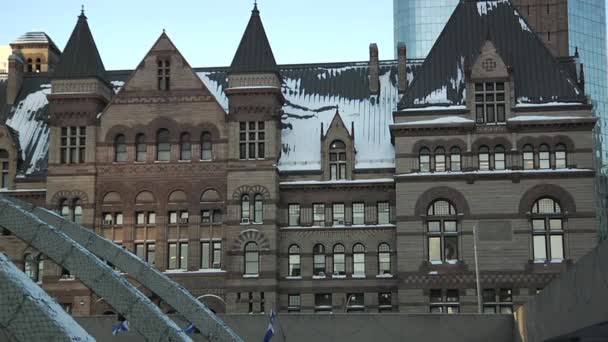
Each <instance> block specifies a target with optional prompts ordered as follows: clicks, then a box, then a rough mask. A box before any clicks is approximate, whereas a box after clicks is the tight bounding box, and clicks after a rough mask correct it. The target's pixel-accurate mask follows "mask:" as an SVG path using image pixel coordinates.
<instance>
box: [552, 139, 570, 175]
mask: <svg viewBox="0 0 608 342" xmlns="http://www.w3.org/2000/svg"><path fill="white" fill-rule="evenodd" d="M553 153H554V160H555V163H554V167H555V169H567V168H568V147H567V146H566V144H563V143H558V144H557V145H555V149H554V152H553ZM558 153H560V155H561V154H562V153H563V157H561V156H560V157H559V158H558ZM558 160H559V161H560V162H559V165H558ZM562 160H563V164H562V163H561V161H562ZM562 165H563V166H562Z"/></svg>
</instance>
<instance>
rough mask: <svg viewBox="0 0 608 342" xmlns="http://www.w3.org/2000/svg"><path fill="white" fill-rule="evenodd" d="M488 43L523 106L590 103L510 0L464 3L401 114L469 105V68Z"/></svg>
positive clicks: (402, 103)
mask: <svg viewBox="0 0 608 342" xmlns="http://www.w3.org/2000/svg"><path fill="white" fill-rule="evenodd" d="M486 40H490V41H491V42H492V43H493V44H494V46H495V47H496V49H497V51H498V53H499V54H500V56H501V57H502V59H503V60H504V62H505V63H506V64H507V66H509V67H510V68H511V70H512V75H513V80H514V83H515V95H516V97H517V102H520V103H525V102H527V103H542V102H554V101H559V102H584V101H585V96H584V94H583V92H582V91H580V89H578V87H577V85H576V81H575V79H573V78H572V77H571V76H570V74H569V73H568V72H567V70H566V69H565V68H564V67H563V66H562V65H560V63H559V62H558V61H557V60H556V59H555V58H554V57H553V56H552V55H551V52H550V51H549V50H548V49H547V48H546V47H545V45H544V44H543V43H542V41H541V40H540V39H539V38H538V36H537V35H536V34H535V33H534V32H532V30H531V28H530V26H529V25H528V23H527V22H526V20H525V19H524V18H523V17H522V16H521V15H520V14H519V13H518V12H517V10H516V9H515V8H514V7H513V5H511V3H510V2H509V1H508V0H494V1H485V0H484V1H477V0H461V1H460V3H459V4H458V6H457V7H456V9H455V10H454V13H453V14H452V16H451V17H450V19H449V20H448V22H447V24H446V26H445V28H444V29H443V31H442V33H441V35H440V36H439V38H437V41H436V42H435V45H433V48H432V49H431V51H430V52H429V55H428V57H427V58H426V60H425V61H424V63H423V65H422V67H421V68H420V70H419V72H418V74H417V77H416V78H415V79H414V81H413V82H412V84H411V86H410V87H408V90H407V92H406V93H405V94H404V96H403V98H402V99H401V101H400V103H399V109H402V108H407V107H424V106H429V105H437V104H442V105H462V104H465V101H466V81H465V79H464V75H465V68H466V67H467V66H470V63H472V62H473V61H474V59H475V57H476V56H477V55H478V54H479V52H480V49H481V47H482V46H483V43H484V42H485V41H486Z"/></svg>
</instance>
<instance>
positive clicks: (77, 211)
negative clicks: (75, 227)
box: [74, 198, 82, 224]
mask: <svg viewBox="0 0 608 342" xmlns="http://www.w3.org/2000/svg"><path fill="white" fill-rule="evenodd" d="M81 222H82V203H81V202H80V199H79V198H76V199H75V200H74V223H78V224H80V223H81Z"/></svg>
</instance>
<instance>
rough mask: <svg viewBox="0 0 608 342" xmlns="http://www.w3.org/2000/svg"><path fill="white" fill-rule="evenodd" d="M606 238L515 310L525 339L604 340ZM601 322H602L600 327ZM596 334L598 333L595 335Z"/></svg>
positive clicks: (607, 310)
mask: <svg viewBox="0 0 608 342" xmlns="http://www.w3.org/2000/svg"><path fill="white" fill-rule="evenodd" d="M606 260H608V241H605V242H603V243H602V244H600V245H599V246H598V247H597V248H596V249H594V250H593V251H591V252H590V253H588V254H587V255H585V256H584V257H582V258H581V259H580V260H579V261H578V262H577V263H576V264H575V265H574V266H573V267H572V268H571V269H569V270H568V271H567V272H565V273H563V274H562V275H561V276H560V278H559V279H557V280H555V281H553V282H552V283H551V284H549V285H548V286H547V287H546V288H544V289H543V291H542V292H541V293H540V294H539V295H537V296H535V297H534V298H533V299H532V300H530V301H528V302H527V303H526V304H525V305H523V306H522V307H521V308H519V309H518V310H517V317H518V325H519V331H520V333H521V336H522V340H523V341H524V342H535V341H548V340H552V341H562V340H564V341H579V340H580V341H591V338H592V337H597V336H602V338H601V339H594V340H593V341H606V338H607V337H606V336H607V334H608V331H606V330H608V329H606V322H608V306H607V305H606V303H608V263H606ZM602 325H603V326H604V327H603V328H602ZM598 334H599V335H598Z"/></svg>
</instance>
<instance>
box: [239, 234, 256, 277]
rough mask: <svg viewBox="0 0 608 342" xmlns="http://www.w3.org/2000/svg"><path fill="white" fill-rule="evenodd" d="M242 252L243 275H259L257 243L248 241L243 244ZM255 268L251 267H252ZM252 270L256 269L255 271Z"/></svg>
mask: <svg viewBox="0 0 608 342" xmlns="http://www.w3.org/2000/svg"><path fill="white" fill-rule="evenodd" d="M243 250H244V254H243V274H244V275H256V276H257V275H259V274H260V249H259V246H258V243H257V242H255V241H249V242H247V243H246V244H245V246H244V248H243ZM253 265H255V269H251V267H254V266H253ZM253 271H256V272H255V273H254V272H253Z"/></svg>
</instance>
